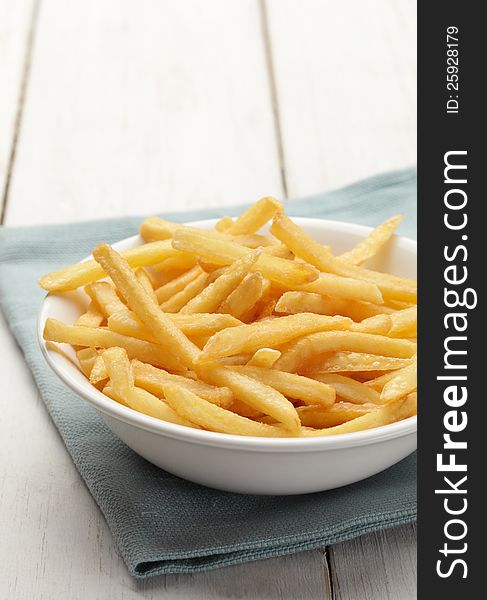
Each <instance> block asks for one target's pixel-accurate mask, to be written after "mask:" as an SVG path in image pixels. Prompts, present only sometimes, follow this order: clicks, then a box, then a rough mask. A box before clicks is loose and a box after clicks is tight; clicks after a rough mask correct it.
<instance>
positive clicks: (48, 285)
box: [39, 240, 181, 292]
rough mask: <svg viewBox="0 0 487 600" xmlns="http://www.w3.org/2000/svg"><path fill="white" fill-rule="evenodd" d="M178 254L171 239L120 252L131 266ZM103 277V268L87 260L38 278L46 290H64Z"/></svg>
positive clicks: (156, 261) (160, 260) (161, 259)
mask: <svg viewBox="0 0 487 600" xmlns="http://www.w3.org/2000/svg"><path fill="white" fill-rule="evenodd" d="M180 254H181V253H180V252H179V251H178V250H175V249H174V248H173V247H172V244H171V240H164V241H162V242H152V243H150V244H144V245H143V246H136V247H135V248H131V249H130V250H125V251H124V252H122V256H123V257H124V258H125V260H126V261H127V262H128V264H129V265H130V266H131V267H132V268H136V267H149V266H151V265H156V264H157V263H160V262H162V261H163V260H165V259H168V258H171V257H174V256H179V255H180ZM103 277H105V272H104V270H103V268H102V267H101V266H100V265H99V264H98V263H97V262H96V261H95V260H87V261H85V262H82V263H78V264H76V265H73V266H71V267H65V268H64V269H60V270H59V271H53V272H52V273H48V274H47V275H44V277H41V278H40V279H39V285H40V286H41V287H42V288H44V289H45V290H47V291H48V292H66V291H68V290H75V289H76V288H78V287H81V286H83V285H86V284H87V283H91V282H92V281H96V280H98V279H102V278H103Z"/></svg>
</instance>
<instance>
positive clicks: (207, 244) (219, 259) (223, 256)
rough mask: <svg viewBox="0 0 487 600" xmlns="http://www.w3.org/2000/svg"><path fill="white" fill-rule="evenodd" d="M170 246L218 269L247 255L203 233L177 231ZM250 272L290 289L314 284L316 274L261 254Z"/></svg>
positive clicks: (311, 269) (309, 268)
mask: <svg viewBox="0 0 487 600" xmlns="http://www.w3.org/2000/svg"><path fill="white" fill-rule="evenodd" d="M172 243H173V246H174V248H176V249H179V250H183V251H185V252H189V253H192V254H194V255H196V256H199V257H201V258H203V259H205V260H208V261H210V262H213V263H215V264H219V265H228V264H231V263H233V262H234V261H236V260H238V259H239V258H242V256H245V254H247V253H248V252H249V250H248V248H245V247H244V246H241V245H240V244H236V243H235V242H227V241H225V240H220V239H215V238H213V237H211V236H209V235H208V232H207V231H198V230H192V229H189V228H185V227H182V228H181V229H178V231H177V232H176V234H175V236H174V238H173V242H172ZM253 270H255V271H260V272H261V273H262V275H263V276H264V277H266V278H267V279H270V280H271V281H275V282H276V283H280V284H281V285H284V286H286V287H291V288H292V287H293V286H297V285H304V284H305V283H309V282H311V281H314V280H315V279H316V278H317V277H318V271H317V270H316V269H315V268H314V267H312V266H311V265H307V264H304V263H298V262H296V261H291V260H286V259H284V258H279V257H277V256H272V255H270V254H267V253H265V252H263V253H262V254H261V255H260V256H259V258H258V260H257V262H256V263H255V264H254V266H253Z"/></svg>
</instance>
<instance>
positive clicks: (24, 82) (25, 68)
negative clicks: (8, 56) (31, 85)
mask: <svg viewBox="0 0 487 600" xmlns="http://www.w3.org/2000/svg"><path fill="white" fill-rule="evenodd" d="M40 3H41V0H35V1H34V4H33V7H32V14H31V18H30V23H29V29H28V33H27V41H26V45H25V52H24V60H23V64H22V75H21V78H20V89H19V97H18V101H17V110H16V112H15V122H14V129H13V135H12V141H11V145H10V153H9V156H8V161H7V172H6V177H5V186H4V189H3V195H2V206H1V212H0V224H2V225H3V223H4V221H5V217H6V215H7V205H8V197H9V191H10V183H11V180H12V174H13V169H14V163H15V157H16V153H17V143H18V140H19V136H20V128H21V125H22V117H23V114H24V106H25V99H26V96H27V86H28V82H29V77H30V69H31V64H32V54H33V50H34V41H35V32H36V28H37V22H38V17H39V10H40Z"/></svg>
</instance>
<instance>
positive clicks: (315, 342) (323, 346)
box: [200, 319, 416, 372]
mask: <svg viewBox="0 0 487 600" xmlns="http://www.w3.org/2000/svg"><path fill="white" fill-rule="evenodd" d="M279 320H280V319H279ZM338 350H347V351H349V352H365V353H367V354H378V355H379V356H391V357H394V358H411V356H413V354H414V353H415V352H416V344H415V343H414V342H411V341H409V340H403V339H399V338H398V339H395V338H389V337H385V336H382V335H375V334H373V333H361V332H357V331H320V332H318V333H313V334H311V335H306V336H304V337H302V338H300V339H298V340H295V341H294V342H292V343H291V344H289V346H288V347H287V349H285V350H284V349H283V353H282V356H281V358H280V359H279V360H278V361H277V362H276V364H275V365H274V368H276V369H280V370H281V371H289V372H295V371H299V370H301V369H306V364H307V363H309V362H310V361H311V360H312V359H315V358H316V357H318V356H320V355H323V354H325V353H326V352H336V351H338ZM200 359H201V357H200Z"/></svg>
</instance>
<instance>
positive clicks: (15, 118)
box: [0, 0, 34, 215]
mask: <svg viewBox="0 0 487 600" xmlns="http://www.w3.org/2000/svg"><path fill="white" fill-rule="evenodd" d="M33 10H34V0H17V1H16V2H0V89H1V93H0V215H1V214H2V204H3V202H4V200H5V196H6V189H5V188H6V186H7V182H8V174H9V170H10V166H11V164H12V158H13V156H12V155H13V147H14V140H15V137H16V134H17V130H18V126H19V113H20V104H21V102H20V101H21V96H22V82H23V79H24V75H25V73H26V70H27V69H28V59H29V35H30V31H31V27H32V22H33Z"/></svg>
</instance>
